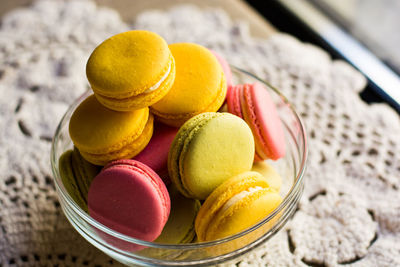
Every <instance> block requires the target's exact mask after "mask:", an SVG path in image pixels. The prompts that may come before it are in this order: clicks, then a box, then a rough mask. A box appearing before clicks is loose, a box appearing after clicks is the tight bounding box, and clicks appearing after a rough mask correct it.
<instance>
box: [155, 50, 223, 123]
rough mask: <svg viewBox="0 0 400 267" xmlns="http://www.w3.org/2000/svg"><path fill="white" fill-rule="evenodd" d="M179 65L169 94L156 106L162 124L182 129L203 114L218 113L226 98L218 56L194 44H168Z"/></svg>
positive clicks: (156, 113) (156, 112)
mask: <svg viewBox="0 0 400 267" xmlns="http://www.w3.org/2000/svg"><path fill="white" fill-rule="evenodd" d="M169 48H170V50H171V52H172V55H173V57H174V58H175V64H176V77H175V81H174V84H173V85H172V88H171V90H170V91H169V92H168V94H167V95H166V96H165V97H163V98H162V99H161V100H160V101H158V102H157V103H155V104H153V105H152V106H151V107H150V108H151V112H152V113H153V114H155V115H156V116H157V117H158V118H159V119H160V121H162V122H164V123H166V124H168V125H171V126H176V127H179V126H181V125H182V124H183V123H184V122H185V121H187V120H188V119H190V118H191V117H194V116H196V115H198V114H200V113H203V112H213V111H217V110H218V109H219V108H220V107H221V105H222V104H223V103H224V100H225V96H226V81H225V75H224V72H223V70H222V67H221V65H220V64H219V62H218V60H217V59H216V57H215V56H214V55H213V54H212V53H211V52H210V51H209V50H208V49H207V48H205V47H203V46H200V45H197V44H192V43H177V44H171V45H169Z"/></svg>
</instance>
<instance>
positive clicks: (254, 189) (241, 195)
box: [220, 186, 264, 212]
mask: <svg viewBox="0 0 400 267" xmlns="http://www.w3.org/2000/svg"><path fill="white" fill-rule="evenodd" d="M263 189H264V188H262V187H261V186H255V187H250V188H248V189H247V190H244V191H242V192H240V193H238V194H236V195H234V196H233V197H231V198H230V199H229V200H228V201H227V202H226V203H225V204H224V205H223V206H222V207H221V209H220V212H225V211H226V210H228V209H229V208H230V207H232V206H233V205H235V204H236V203H238V202H239V201H241V200H242V199H244V198H245V197H247V196H249V195H251V194H253V193H255V192H258V191H260V190H263Z"/></svg>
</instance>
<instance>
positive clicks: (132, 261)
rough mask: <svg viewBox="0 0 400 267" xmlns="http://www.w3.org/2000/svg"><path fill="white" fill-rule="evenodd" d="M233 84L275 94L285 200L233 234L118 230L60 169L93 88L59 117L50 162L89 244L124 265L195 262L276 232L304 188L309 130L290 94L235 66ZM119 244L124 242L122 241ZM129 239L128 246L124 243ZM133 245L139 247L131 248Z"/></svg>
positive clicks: (236, 252) (224, 256)
mask: <svg viewBox="0 0 400 267" xmlns="http://www.w3.org/2000/svg"><path fill="white" fill-rule="evenodd" d="M232 73H233V79H234V83H235V84H239V83H254V82H256V81H258V82H261V83H262V84H264V85H265V87H266V88H267V90H268V91H269V93H270V95H271V97H272V98H273V100H274V102H275V104H276V106H277V109H278V113H279V116H280V117H281V120H282V123H283V128H284V132H285V139H286V155H285V157H284V158H282V159H279V160H278V161H270V162H269V163H270V164H272V165H273V166H274V167H275V168H276V170H277V171H278V172H279V174H280V175H281V177H282V189H281V192H280V193H281V195H282V197H283V201H282V203H281V204H280V205H279V206H278V207H277V208H276V209H275V210H274V211H273V212H272V213H270V214H269V215H268V216H267V217H266V218H264V219H263V220H261V221H260V222H258V223H257V224H255V225H253V226H252V227H250V228H248V229H246V230H244V231H242V232H240V233H238V234H235V235H232V236H229V237H226V238H223V239H220V240H216V241H211V242H201V243H200V242H198V243H190V244H160V243H155V242H147V241H143V240H139V239H135V238H132V237H129V236H126V235H123V234H120V233H118V232H116V231H114V230H112V229H110V228H108V227H106V226H104V225H102V224H100V223H99V222H97V221H96V220H94V219H93V218H91V217H90V216H89V215H88V214H87V213H86V212H85V211H84V210H82V209H81V208H80V207H79V205H78V204H77V203H75V201H74V200H73V199H72V197H71V196H70V195H69V194H68V192H67V190H66V189H65V187H64V185H63V183H62V180H61V177H60V172H59V165H58V159H59V158H60V156H61V154H62V153H63V152H65V151H66V150H68V149H71V148H72V147H73V144H72V141H71V139H70V136H69V134H68V124H69V120H70V118H71V115H72V113H73V111H74V110H75V108H76V107H77V106H78V105H79V103H81V102H82V101H83V100H84V99H85V98H86V97H87V96H89V95H90V94H91V91H87V92H86V93H84V94H83V95H82V96H81V97H79V98H78V99H77V100H76V101H75V103H73V104H72V105H71V106H70V107H69V109H68V111H67V112H66V113H65V115H64V117H63V118H62V119H61V122H60V124H59V125H58V127H57V130H56V133H55V136H54V138H53V143H52V149H51V166H52V171H53V175H54V182H55V186H56V189H57V193H58V197H59V199H60V204H61V207H62V210H63V212H64V213H65V215H66V217H67V218H68V220H69V221H70V223H71V224H72V226H73V227H74V228H75V229H76V230H77V231H78V232H79V233H80V234H81V235H82V236H83V237H84V238H85V239H86V240H88V241H89V242H90V243H91V244H93V245H94V246H95V247H97V248H98V249H100V250H101V251H103V252H104V253H106V254H108V255H109V256H111V257H112V258H114V259H116V260H117V261H119V262H121V263H123V264H126V265H138V264H139V265H144V266H191V265H196V266H197V265H210V264H217V263H221V262H226V261H229V260H233V259H236V258H238V257H239V256H242V255H243V254H245V253H246V252H249V251H250V250H252V249H254V248H256V247H257V246H259V245H261V244H263V243H264V242H266V241H267V240H268V239H270V238H271V237H272V236H273V235H275V234H276V233H277V232H278V231H279V230H280V229H281V228H282V227H283V226H284V225H285V223H286V222H287V221H288V220H289V218H290V217H291V215H292V214H293V213H294V211H295V209H296V206H297V203H298V201H299V198H300V196H301V194H302V192H303V187H304V181H303V175H304V171H305V167H306V158H307V142H306V133H305V129H304V126H303V123H302V122H301V119H300V117H299V115H298V114H297V113H296V111H295V110H294V109H293V107H292V105H291V104H290V103H289V102H288V101H287V99H286V98H285V97H284V96H283V95H282V94H281V93H280V92H279V91H278V90H276V89H275V88H273V87H271V86H270V85H268V84H267V83H266V82H264V81H262V80H261V79H259V78H257V77H256V76H254V75H252V74H250V73H248V72H246V71H243V70H241V69H239V68H236V67H233V66H232ZM118 244H124V246H122V247H121V246H119V245H118ZM126 244H128V246H126ZM129 245H131V247H138V246H140V247H142V249H141V250H137V251H129V249H124V248H129V247H130V246H129Z"/></svg>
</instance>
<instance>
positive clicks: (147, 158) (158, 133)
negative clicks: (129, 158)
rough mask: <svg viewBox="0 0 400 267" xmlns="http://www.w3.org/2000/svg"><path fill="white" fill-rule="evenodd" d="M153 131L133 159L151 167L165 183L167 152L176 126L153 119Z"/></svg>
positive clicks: (176, 129) (167, 180) (166, 177)
mask: <svg viewBox="0 0 400 267" xmlns="http://www.w3.org/2000/svg"><path fill="white" fill-rule="evenodd" d="M153 132H154V133H153V136H152V137H151V139H150V142H149V143H148V145H147V146H146V147H145V149H143V150H142V152H140V153H139V154H138V155H137V156H135V157H134V158H133V159H134V160H137V161H140V162H142V163H144V164H146V165H147V166H149V167H150V168H152V169H153V170H154V171H155V172H156V173H157V174H158V175H159V176H160V177H161V178H162V179H163V181H164V183H165V184H169V183H170V179H169V176H168V167H167V162H168V152H169V148H170V146H171V143H172V141H173V140H174V138H175V135H176V133H177V132H178V128H176V127H171V126H168V125H166V124H163V123H161V122H159V121H154V131H153Z"/></svg>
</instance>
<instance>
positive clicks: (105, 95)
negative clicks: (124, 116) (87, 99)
mask: <svg viewBox="0 0 400 267" xmlns="http://www.w3.org/2000/svg"><path fill="white" fill-rule="evenodd" d="M173 62H174V59H173V57H172V56H170V60H169V62H168V66H167V68H166V69H167V70H166V72H164V74H163V75H162V76H161V78H160V79H159V80H158V81H157V82H156V83H155V84H153V85H151V86H150V87H149V88H146V89H145V90H144V91H142V92H141V93H139V94H134V93H132V92H131V91H129V92H125V93H120V94H119V95H110V94H109V93H107V92H102V91H100V90H99V89H98V88H96V87H93V86H92V88H93V91H94V92H95V93H96V94H97V95H99V96H101V97H102V98H105V99H109V100H113V101H117V100H127V99H129V98H134V97H138V96H139V95H142V94H148V93H151V92H153V91H156V90H157V89H159V88H160V86H161V84H162V83H163V82H164V81H165V80H166V79H167V78H168V76H169V75H170V73H171V68H172V65H173Z"/></svg>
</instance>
